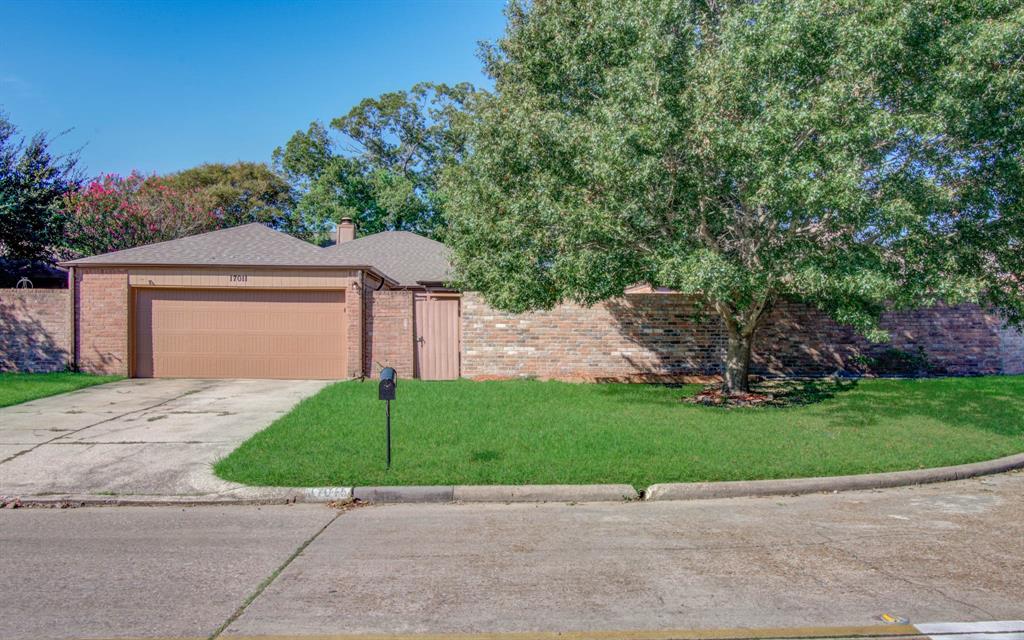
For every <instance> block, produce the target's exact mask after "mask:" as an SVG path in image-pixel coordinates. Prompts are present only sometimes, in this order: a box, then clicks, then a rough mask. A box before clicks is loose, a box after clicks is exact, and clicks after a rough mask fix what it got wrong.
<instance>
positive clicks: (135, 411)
mask: <svg viewBox="0 0 1024 640" xmlns="http://www.w3.org/2000/svg"><path fill="white" fill-rule="evenodd" d="M194 393H195V390H193V389H189V390H188V391H185V392H182V393H180V394H178V395H176V396H174V397H173V398H168V399H166V400H161V401H160V402H157V403H156V404H154V405H150V406H148V407H143V408H141V409H136V410H134V411H126V412H125V413H119V414H117V415H116V416H111V417H109V418H106V419H104V420H100V421H99V422H94V423H92V424H87V425H85V426H84V427H81V428H78V429H74V430H72V431H65V432H64V433H62V434H60V435H59V436H56V437H54V438H50V439H49V440H46V441H44V442H40V443H38V444H36V445H35V446H33V447H31V448H29V449H25V450H24V451H19V452H17V453H15V454H14V455H12V456H9V457H7V458H4V459H3V460H0V464H5V463H7V462H10V461H11V460H14V459H15V458H20V457H21V456H23V455H25V454H26V453H31V452H33V451H35V450H36V449H38V448H39V447H42V446H44V445H48V444H52V443H56V442H57V440H61V439H63V438H66V437H68V436H73V435H76V434H79V433H81V432H83V431H85V430H86V429H91V428H93V427H98V426H100V425H101V424H106V423H108V422H113V421H114V420H120V419H121V418H123V417H125V416H130V415H134V414H137V413H143V412H145V411H151V410H152V409H156V408H158V407H162V406H164V405H165V404H168V403H170V402H174V401H175V400H180V399H182V398H184V397H185V396H190V395H192V394H194ZM58 444H67V443H63V442H62V443H58ZM90 444H91V443H90Z"/></svg>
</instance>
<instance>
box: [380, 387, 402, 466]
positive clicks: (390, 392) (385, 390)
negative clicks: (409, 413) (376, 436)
mask: <svg viewBox="0 0 1024 640" xmlns="http://www.w3.org/2000/svg"><path fill="white" fill-rule="evenodd" d="M397 386H398V374H397V373H395V370H394V369H392V368H391V367H384V368H383V369H381V372H380V383H379V384H378V386H377V397H378V398H379V399H381V400H383V401H384V402H385V403H386V404H385V405H384V406H385V408H384V415H385V416H386V425H387V426H386V427H385V429H386V433H387V464H388V466H387V468H388V469H390V468H391V401H392V400H394V399H395V387H397Z"/></svg>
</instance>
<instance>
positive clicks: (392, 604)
mask: <svg viewBox="0 0 1024 640" xmlns="http://www.w3.org/2000/svg"><path fill="white" fill-rule="evenodd" d="M0 550H2V556H3V560H2V562H0V594H2V597H0V638H5V639H7V638H10V639H12V640H16V639H22V638H41V637H47V638H79V637H171V636H178V637H211V636H214V635H220V636H223V637H236V638H241V637H246V636H272V635H275V634H277V635H284V634H290V635H293V636H302V635H304V634H320V635H323V636H331V635H347V634H416V633H434V634H450V633H484V632H534V631H543V632H555V631H564V632H586V631H592V632H600V631H623V632H625V631H634V630H635V631H637V633H641V632H644V631H647V632H650V631H655V630H694V629H698V630H699V629H723V628H725V629H737V628H749V629H759V628H760V629H763V628H766V627H774V628H780V627H815V626H817V627H820V626H837V625H839V626H850V625H852V626H862V625H879V627H878V628H879V630H880V632H881V633H884V632H885V629H887V628H890V627H886V626H884V625H883V623H882V622H881V620H880V619H879V616H881V615H882V614H890V615H892V616H893V617H894V618H899V617H903V618H907V619H908V620H909V621H910V622H911V623H945V622H971V621H987V620H1018V621H1019V620H1021V619H1022V618H1024V597H1022V595H1021V594H1022V593H1024V570H1022V569H1024V473H1010V474H1005V475H1001V476H991V477H986V478H978V479H972V480H965V481H961V482H956V483H948V484H937V485H928V486H921V487H905V488H898V489H886V490H879V491H869V492H853V493H843V494H813V495H805V496H794V497H771V498H734V499H719V500H703V501H693V502H658V503H643V502H633V503H620V504H615V503H603V504H598V503H593V504H513V505H502V504H455V505H451V504H449V505H445V504H424V505H387V506H365V507H358V508H353V509H350V510H347V511H336V510H334V509H331V508H329V507H327V506H323V505H291V506H277V507H242V506H237V507H213V506H208V507H196V508H180V507H173V508H172V507H156V508H144V507H119V508H85V509H67V510H55V509H16V510H3V511H0ZM278 570H279V572H278ZM1014 624H1017V623H1014ZM935 628H936V629H945V628H947V627H935ZM680 633H682V631H680ZM752 635H753V634H752ZM622 637H629V634H628V633H623V634H622ZM1011 637H1013V634H1004V635H1002V636H997V638H998V639H999V640H1008V638H1011Z"/></svg>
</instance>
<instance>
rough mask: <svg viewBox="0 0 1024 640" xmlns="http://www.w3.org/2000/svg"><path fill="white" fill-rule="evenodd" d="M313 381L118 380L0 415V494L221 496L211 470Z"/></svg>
mask: <svg viewBox="0 0 1024 640" xmlns="http://www.w3.org/2000/svg"><path fill="white" fill-rule="evenodd" d="M326 384H327V382H325V381H321V380H125V381H122V382H116V383H112V384H106V385H101V386H98V387H90V388H87V389H81V390H79V391H74V392H72V393H66V394H62V395H57V396H51V397H49V398H41V399H39V400H33V401H32V402H26V403H23V404H20V405H15V406H13V407H7V408H3V409H0V495H5V496H42V495H61V494H71V495H74V494H78V495H82V494H92V495H134V496H168V495H177V496H181V495H189V496H192V495H195V496H201V495H202V496H209V495H224V494H230V493H232V492H237V491H239V490H240V489H241V487H242V485H238V484H235V483H230V482H225V481H223V480H220V479H218V478H216V477H215V476H214V475H213V473H212V471H211V469H210V465H211V464H212V463H213V462H215V461H217V460H218V459H219V458H221V457H223V456H225V455H226V454H228V453H230V452H231V451H232V450H233V449H234V448H235V447H237V446H238V445H239V444H241V443H242V442H243V441H245V440H246V439H247V438H248V437H249V436H251V435H252V434H254V433H256V432H257V431H259V430H261V429H263V428H264V427H266V426H267V425H269V424H270V423H271V422H273V421H274V420H275V419H276V418H278V417H279V416H281V415H283V414H284V413H286V412H288V410H290V409H291V408H292V407H293V406H294V405H295V404H296V403H297V402H299V401H300V400H302V399H303V398H305V397H307V396H309V395H312V394H314V393H316V392H317V391H319V390H320V389H322V388H323V387H324V386H325V385H326Z"/></svg>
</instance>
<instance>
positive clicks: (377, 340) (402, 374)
mask: <svg viewBox="0 0 1024 640" xmlns="http://www.w3.org/2000/svg"><path fill="white" fill-rule="evenodd" d="M363 309H364V312H365V313H364V315H365V319H366V322H365V333H364V339H363V354H364V363H363V366H364V369H363V370H364V371H365V373H366V375H368V376H370V377H376V375H377V372H378V367H377V363H380V364H382V365H384V366H389V367H394V369H395V371H396V372H398V376H399V378H412V377H413V367H414V357H415V355H414V353H413V347H414V343H413V333H414V327H413V294H412V292H411V291H386V290H381V291H373V290H370V289H367V290H366V291H365V292H364V294H363Z"/></svg>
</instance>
